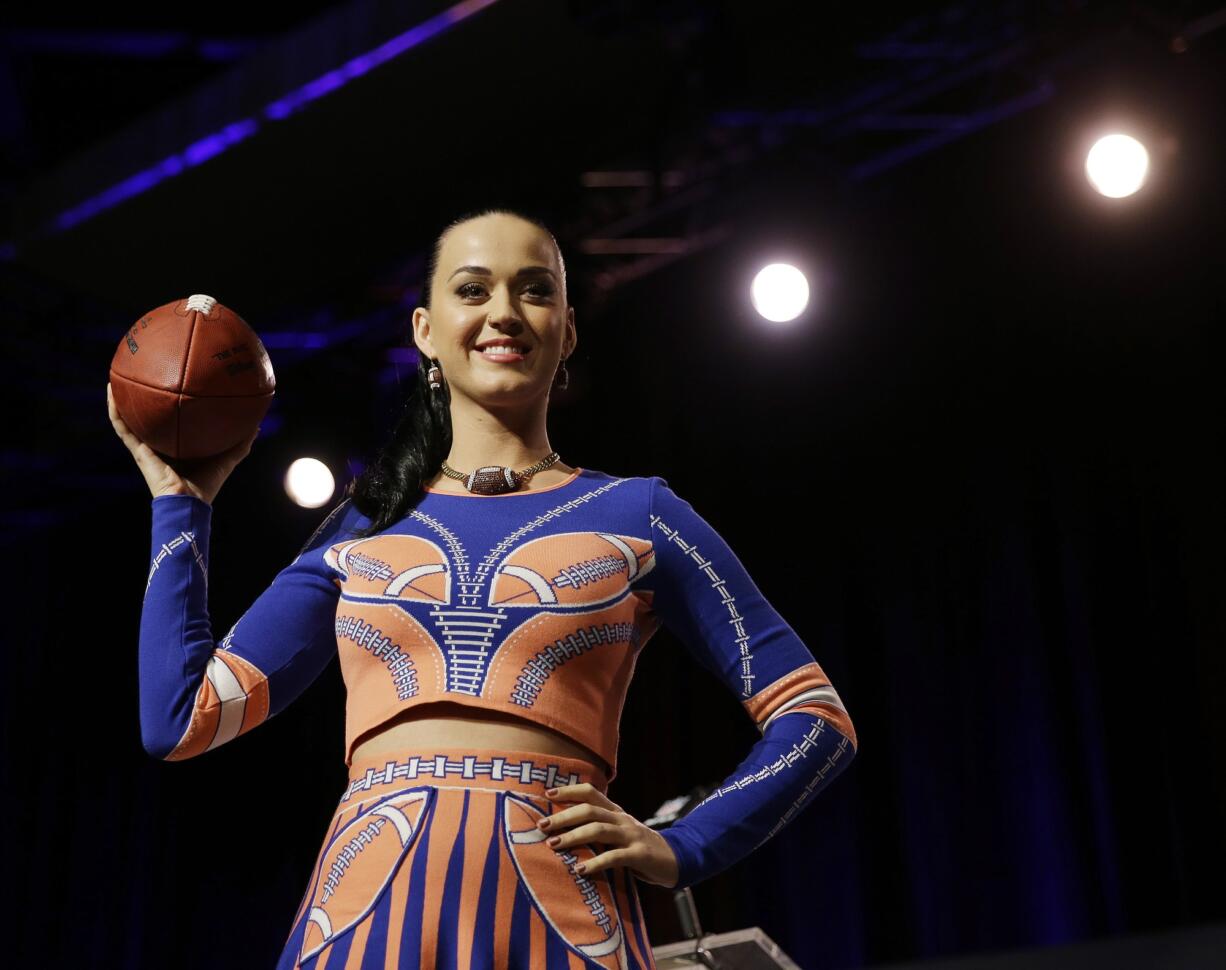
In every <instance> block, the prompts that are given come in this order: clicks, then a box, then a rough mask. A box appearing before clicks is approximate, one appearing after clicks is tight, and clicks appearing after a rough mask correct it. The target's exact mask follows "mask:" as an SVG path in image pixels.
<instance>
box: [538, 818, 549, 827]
mask: <svg viewBox="0 0 1226 970" xmlns="http://www.w3.org/2000/svg"><path fill="white" fill-rule="evenodd" d="M536 824H537V825H539V826H540V827H541V828H543V829H547V828H549V819H547V818H543V819H541V820H540V821H539V822H537V823H536Z"/></svg>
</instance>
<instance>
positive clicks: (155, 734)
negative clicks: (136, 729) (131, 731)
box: [140, 719, 182, 761]
mask: <svg viewBox="0 0 1226 970" xmlns="http://www.w3.org/2000/svg"><path fill="white" fill-rule="evenodd" d="M140 728H141V730H140V739H141V744H142V745H143V746H144V748H145V754H147V755H149V757H150V758H153V759H154V760H156V761H178V760H179V759H178V758H174V757H172V756H173V755H174V752H175V749H176V748H177V747H178V746H179V740H180V738H181V735H182V732H179V733H178V734H175V733H174V732H173V728H172V726H171V725H168V724H157V723H151V722H150V721H148V720H145V719H142V720H141V726H140Z"/></svg>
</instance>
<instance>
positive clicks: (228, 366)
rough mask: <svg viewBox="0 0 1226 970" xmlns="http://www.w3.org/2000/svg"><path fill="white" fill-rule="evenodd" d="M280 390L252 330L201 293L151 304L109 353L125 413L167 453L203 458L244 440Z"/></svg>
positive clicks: (144, 438) (115, 393)
mask: <svg viewBox="0 0 1226 970" xmlns="http://www.w3.org/2000/svg"><path fill="white" fill-rule="evenodd" d="M275 389H276V378H275V377H274V376H273V372H272V361H270V360H269V359H268V352H267V351H266V350H265V349H264V344H263V343H262V342H261V340H260V338H259V337H258V336H257V335H256V333H255V331H254V330H252V329H251V327H249V326H248V325H247V323H246V321H244V320H243V318H242V317H240V316H239V315H238V314H237V313H235V312H234V311H233V310H231V309H229V307H226V306H224V305H222V304H221V303H218V302H217V301H216V300H215V299H213V297H211V296H204V295H203V294H196V295H194V296H189V297H187V298H186V299H183V300H175V301H174V302H172V303H167V304H165V305H163V306H160V307H158V308H157V309H156V310H150V311H149V312H148V313H146V314H145V315H144V316H143V317H141V318H140V319H139V320H137V321H136V323H134V324H133V325H132V328H131V329H130V330H128V332H127V333H126V334H124V337H123V339H122V340H121V341H120V342H119V346H118V347H117V348H116V350H115V356H114V357H113V358H112V359H111V395H112V397H113V398H114V400H115V407H116V408H117V409H118V411H119V415H120V417H122V418H123V420H124V422H125V423H126V424H127V426H128V427H129V428H131V429H132V433H133V434H135V435H136V436H137V437H138V438H140V439H141V440H142V441H143V442H145V443H146V444H147V445H149V447H150V448H152V449H153V450H154V451H156V452H159V453H160V454H162V455H164V456H166V457H168V458H183V459H192V458H204V457H207V456H209V455H216V454H218V453H219V452H222V451H225V450H226V449H228V448H232V447H233V446H234V445H236V444H238V443H239V442H240V441H244V440H246V439H247V438H248V437H249V436H250V435H251V432H252V431H254V430H255V429H256V427H258V426H259V423H260V421H261V420H262V419H263V417H264V415H265V414H266V413H267V411H268V407H269V405H270V404H272V397H273V393H274V391H275Z"/></svg>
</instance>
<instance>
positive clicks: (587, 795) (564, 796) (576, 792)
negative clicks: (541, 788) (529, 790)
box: [545, 781, 621, 812]
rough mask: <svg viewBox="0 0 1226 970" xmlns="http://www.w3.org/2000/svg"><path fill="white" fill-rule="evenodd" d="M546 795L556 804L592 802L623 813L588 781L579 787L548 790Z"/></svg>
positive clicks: (572, 786)
mask: <svg viewBox="0 0 1226 970" xmlns="http://www.w3.org/2000/svg"><path fill="white" fill-rule="evenodd" d="M545 794H546V795H548V796H549V797H550V798H551V799H552V800H553V801H555V802H591V803H592V804H594V805H600V806H601V807H602V808H608V809H611V810H612V811H615V812H620V811H621V808H620V807H619V806H618V805H616V804H615V803H614V802H613V801H611V800H610V799H609V796H608V795H606V794H604V792H602V791H601V790H600V789H599V788H597V787H596V786H595V785H593V784H592V783H591V782H588V781H585V782H581V783H580V784H578V785H559V786H558V787H557V788H547V789H545Z"/></svg>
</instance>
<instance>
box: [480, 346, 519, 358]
mask: <svg viewBox="0 0 1226 970" xmlns="http://www.w3.org/2000/svg"><path fill="white" fill-rule="evenodd" d="M474 350H475V352H476V353H478V354H480V355H481V356H482V357H488V358H490V359H491V360H498V359H503V358H505V359H506V360H522V359H523V358H524V357H527V356H528V353H529V352H530V350H531V348H529V347H508V346H506V345H499V346H493V347H484V348H474Z"/></svg>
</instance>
